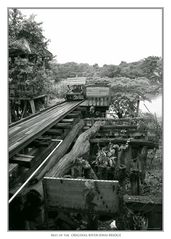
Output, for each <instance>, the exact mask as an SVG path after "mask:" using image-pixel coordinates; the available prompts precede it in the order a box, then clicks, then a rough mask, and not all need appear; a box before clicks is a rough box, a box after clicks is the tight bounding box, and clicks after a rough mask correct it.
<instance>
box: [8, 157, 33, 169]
mask: <svg viewBox="0 0 171 239" xmlns="http://www.w3.org/2000/svg"><path fill="white" fill-rule="evenodd" d="M33 159H34V156H31V155H22V154H21V155H16V156H14V157H13V158H11V159H10V162H11V163H17V164H19V165H21V166H24V167H26V168H30V167H31V166H32V163H33V162H32V160H33Z"/></svg>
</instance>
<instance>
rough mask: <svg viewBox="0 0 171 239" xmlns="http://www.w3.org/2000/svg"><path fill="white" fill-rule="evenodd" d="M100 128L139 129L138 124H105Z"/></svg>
mask: <svg viewBox="0 0 171 239" xmlns="http://www.w3.org/2000/svg"><path fill="white" fill-rule="evenodd" d="M100 129H101V130H103V129H137V125H103V126H102V127H101V128H100Z"/></svg>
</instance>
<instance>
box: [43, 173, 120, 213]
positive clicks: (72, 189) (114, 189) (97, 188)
mask: <svg viewBox="0 0 171 239" xmlns="http://www.w3.org/2000/svg"><path fill="white" fill-rule="evenodd" d="M43 188H44V198H45V205H46V210H47V211H53V210H58V209H59V210H60V209H67V210H73V211H79V212H86V213H89V212H90V211H91V213H92V212H94V213H98V214H115V213H117V212H118V210H119V195H118V188H119V183H118V181H113V180H112V181H107V180H106V181H105V180H91V179H69V178H50V177H45V178H44V179H43Z"/></svg>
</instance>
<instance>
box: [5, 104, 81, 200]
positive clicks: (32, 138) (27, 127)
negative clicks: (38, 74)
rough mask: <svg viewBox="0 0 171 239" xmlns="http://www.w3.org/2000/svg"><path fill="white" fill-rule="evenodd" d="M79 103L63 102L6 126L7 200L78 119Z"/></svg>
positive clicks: (79, 113)
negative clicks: (7, 157)
mask: <svg viewBox="0 0 171 239" xmlns="http://www.w3.org/2000/svg"><path fill="white" fill-rule="evenodd" d="M81 102H82V101H80V102H78V101H77V102H63V103H61V104H59V105H56V106H53V107H50V108H48V109H46V110H44V111H43V112H41V113H39V114H36V115H35V116H32V117H29V118H28V119H27V120H22V121H21V122H19V123H16V124H14V125H12V126H10V127H9V194H10V196H9V203H10V202H11V201H12V200H13V199H14V198H15V197H16V196H17V194H18V193H20V191H21V190H22V189H23V188H24V187H25V186H26V185H27V184H28V183H29V182H30V181H31V180H32V179H33V178H34V176H35V174H36V173H38V171H40V170H41V169H42V168H43V167H44V166H45V165H46V164H47V162H48V160H49V158H50V157H51V155H52V154H53V152H54V150H56V149H57V148H58V147H59V146H60V145H61V144H62V142H63V140H64V139H65V137H66V135H67V134H68V133H69V131H71V129H72V128H73V126H74V125H75V124H76V123H77V122H78V118H79V117H80V116H81V112H79V111H78V110H77V108H78V106H79V105H80V103H81Z"/></svg>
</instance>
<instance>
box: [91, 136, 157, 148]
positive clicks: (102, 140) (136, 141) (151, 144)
mask: <svg viewBox="0 0 171 239" xmlns="http://www.w3.org/2000/svg"><path fill="white" fill-rule="evenodd" d="M128 140H129V144H130V145H133V146H148V148H158V144H157V143H154V142H152V141H148V140H143V139H129V138H128V139H125V138H124V139H123V138H94V139H90V143H101V144H104V143H109V142H111V143H118V144H119V143H121V144H124V143H126V142H127V141H128Z"/></svg>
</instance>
